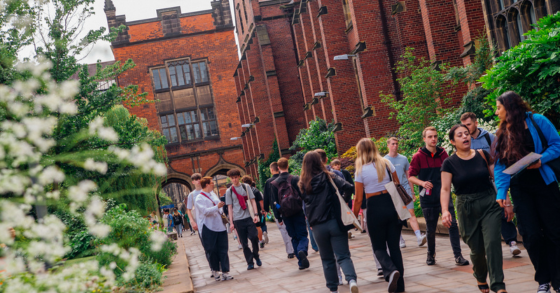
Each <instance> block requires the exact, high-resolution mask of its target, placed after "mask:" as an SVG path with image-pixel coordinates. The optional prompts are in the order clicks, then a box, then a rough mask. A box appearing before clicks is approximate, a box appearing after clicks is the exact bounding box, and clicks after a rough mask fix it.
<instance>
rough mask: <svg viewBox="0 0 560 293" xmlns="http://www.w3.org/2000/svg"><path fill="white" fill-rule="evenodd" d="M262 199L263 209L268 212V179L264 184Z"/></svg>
mask: <svg viewBox="0 0 560 293" xmlns="http://www.w3.org/2000/svg"><path fill="white" fill-rule="evenodd" d="M263 200H264V206H263V210H264V212H265V214H266V213H268V212H270V181H268V180H267V181H266V183H265V184H264V193H263Z"/></svg>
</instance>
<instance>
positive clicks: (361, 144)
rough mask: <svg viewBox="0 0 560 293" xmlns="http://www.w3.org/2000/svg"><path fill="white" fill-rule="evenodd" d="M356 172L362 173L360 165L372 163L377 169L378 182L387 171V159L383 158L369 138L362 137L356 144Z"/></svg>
mask: <svg viewBox="0 0 560 293" xmlns="http://www.w3.org/2000/svg"><path fill="white" fill-rule="evenodd" d="M356 153H357V158H356V164H355V165H356V174H358V173H362V167H363V166H364V165H366V164H369V163H373V164H374V165H375V169H376V170H377V180H378V182H381V181H383V179H384V178H385V174H386V173H387V160H385V159H384V158H383V157H382V156H381V155H380V154H379V151H378V150H377V146H376V145H375V143H373V141H371V139H369V138H362V139H360V141H358V144H357V145H356Z"/></svg>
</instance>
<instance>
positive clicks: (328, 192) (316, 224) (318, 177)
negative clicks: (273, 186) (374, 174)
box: [298, 151, 359, 293]
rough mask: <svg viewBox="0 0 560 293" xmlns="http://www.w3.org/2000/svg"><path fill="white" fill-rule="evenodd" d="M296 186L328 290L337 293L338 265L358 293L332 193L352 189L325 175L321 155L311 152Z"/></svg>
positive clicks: (338, 205)
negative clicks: (303, 204) (315, 244)
mask: <svg viewBox="0 0 560 293" xmlns="http://www.w3.org/2000/svg"><path fill="white" fill-rule="evenodd" d="M298 185H299V188H300V190H301V194H302V195H301V196H302V198H303V201H304V203H305V215H306V216H307V219H308V220H309V225H310V226H311V229H312V230H311V231H312V232H313V236H314V237H315V241H316V243H317V245H318V246H319V254H320V256H321V261H322V263H323V273H324V275H325V279H326V281H327V288H329V289H330V290H331V292H338V285H339V280H338V272H337V266H336V263H338V265H340V267H341V268H342V271H343V272H344V275H345V276H346V281H348V283H349V284H350V291H351V292H352V293H358V292H359V290H358V285H357V283H356V279H357V276H356V270H355V269H354V264H353V263H352V259H351V258H350V248H349V245H348V228H346V227H345V226H344V225H343V224H342V220H341V214H340V202H339V200H338V197H337V194H336V190H335V188H337V189H338V190H339V191H341V192H344V191H348V190H352V188H353V186H352V185H351V184H350V183H348V182H346V181H345V180H344V179H342V178H340V177H338V176H336V175H334V174H333V173H331V172H329V171H327V169H326V168H325V165H324V164H323V161H322V160H321V155H319V154H318V153H316V152H314V151H311V152H308V153H307V154H305V156H304V157H303V164H302V166H301V177H300V181H299V184H298ZM333 185H336V187H335V186H333ZM335 256H336V257H335Z"/></svg>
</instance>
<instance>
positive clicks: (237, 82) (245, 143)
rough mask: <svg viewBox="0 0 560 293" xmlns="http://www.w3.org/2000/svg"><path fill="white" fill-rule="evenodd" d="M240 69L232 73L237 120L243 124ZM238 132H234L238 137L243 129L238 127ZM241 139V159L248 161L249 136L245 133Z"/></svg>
mask: <svg viewBox="0 0 560 293" xmlns="http://www.w3.org/2000/svg"><path fill="white" fill-rule="evenodd" d="M239 73H240V70H239V69H236V71H235V75H234V79H235V86H236V88H237V96H238V100H237V112H238V113H239V121H241V124H245V123H246V121H247V119H246V117H245V115H246V114H245V111H244V110H243V102H242V100H243V99H244V97H241V96H240V93H241V90H243V86H241V80H240V79H241V77H240V76H239ZM238 131H239V132H238V134H236V137H238V136H237V135H239V136H241V135H242V134H241V133H242V131H243V129H239V130H238ZM241 141H242V142H243V159H244V161H245V162H248V161H250V160H251V159H250V155H249V137H248V136H246V135H243V136H242V137H241Z"/></svg>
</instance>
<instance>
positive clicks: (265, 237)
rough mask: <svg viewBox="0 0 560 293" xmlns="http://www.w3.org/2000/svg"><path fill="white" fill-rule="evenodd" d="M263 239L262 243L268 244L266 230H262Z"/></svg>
mask: <svg viewBox="0 0 560 293" xmlns="http://www.w3.org/2000/svg"><path fill="white" fill-rule="evenodd" d="M263 240H264V244H268V233H267V232H266V231H265V232H263Z"/></svg>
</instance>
